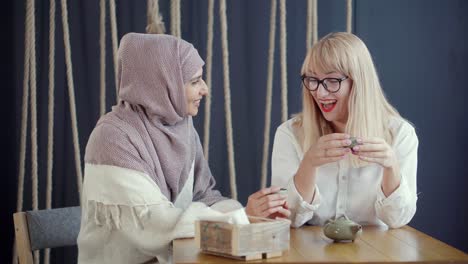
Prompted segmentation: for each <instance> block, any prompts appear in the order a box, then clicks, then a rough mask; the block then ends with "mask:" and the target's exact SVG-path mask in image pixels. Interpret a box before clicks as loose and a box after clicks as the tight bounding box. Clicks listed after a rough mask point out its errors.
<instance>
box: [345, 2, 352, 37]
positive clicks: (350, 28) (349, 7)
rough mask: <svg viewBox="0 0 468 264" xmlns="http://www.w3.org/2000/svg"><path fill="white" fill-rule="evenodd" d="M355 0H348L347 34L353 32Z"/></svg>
mask: <svg viewBox="0 0 468 264" xmlns="http://www.w3.org/2000/svg"><path fill="white" fill-rule="evenodd" d="M352 19H353V0H346V32H348V33H352V31H353V20H352Z"/></svg>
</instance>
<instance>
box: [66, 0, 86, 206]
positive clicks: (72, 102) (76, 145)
mask: <svg viewBox="0 0 468 264" xmlns="http://www.w3.org/2000/svg"><path fill="white" fill-rule="evenodd" d="M61 6H62V24H63V42H64V45H65V64H66V67H67V84H68V95H69V97H70V114H71V125H72V134H73V147H74V150H75V169H76V179H77V187H78V194H79V198H80V201H81V186H82V182H83V176H82V173H81V155H80V143H79V138H78V121H77V116H76V103H75V86H74V84H73V68H72V61H71V47H70V32H69V25H68V10H67V0H61Z"/></svg>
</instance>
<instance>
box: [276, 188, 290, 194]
mask: <svg viewBox="0 0 468 264" xmlns="http://www.w3.org/2000/svg"><path fill="white" fill-rule="evenodd" d="M278 193H279V194H283V195H287V194H288V189H286V188H281V189H280V190H279V192H278Z"/></svg>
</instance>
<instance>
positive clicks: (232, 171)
mask: <svg viewBox="0 0 468 264" xmlns="http://www.w3.org/2000/svg"><path fill="white" fill-rule="evenodd" d="M219 15H220V20H221V46H222V51H223V68H224V101H225V102H224V109H225V111H226V139H227V147H228V160H229V180H230V185H231V198H232V199H234V200H237V184H236V166H235V163H234V142H233V137H232V113H231V87H230V79H229V49H228V39H227V30H228V29H227V18H226V17H227V15H226V0H220V2H219Z"/></svg>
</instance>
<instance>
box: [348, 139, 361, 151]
mask: <svg viewBox="0 0 468 264" xmlns="http://www.w3.org/2000/svg"><path fill="white" fill-rule="evenodd" d="M349 140H351V145H349V146H348V148H350V149H352V148H354V147H355V146H357V145H360V144H359V142H358V141H357V138H356V137H351V138H350V139H349Z"/></svg>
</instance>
